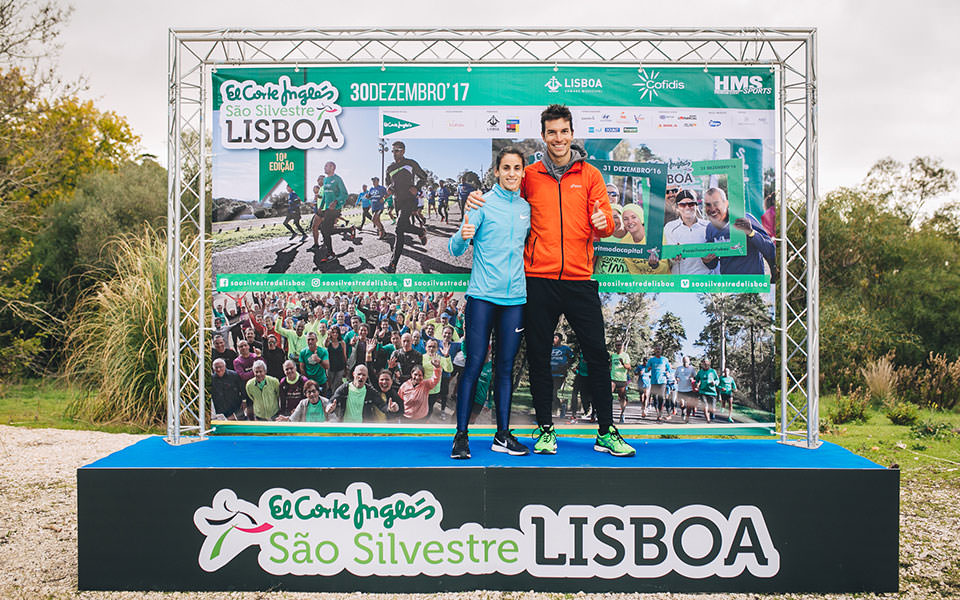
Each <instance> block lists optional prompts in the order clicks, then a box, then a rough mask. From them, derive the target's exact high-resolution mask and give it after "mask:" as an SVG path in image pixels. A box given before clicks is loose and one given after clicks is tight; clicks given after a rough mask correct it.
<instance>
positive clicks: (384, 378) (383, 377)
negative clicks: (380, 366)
mask: <svg viewBox="0 0 960 600" xmlns="http://www.w3.org/2000/svg"><path fill="white" fill-rule="evenodd" d="M377 383H378V384H379V385H380V390H381V391H384V392H386V391H388V390H389V389H390V388H391V387H393V378H392V377H390V376H389V375H387V374H386V373H381V374H380V377H379V378H378V379H377Z"/></svg>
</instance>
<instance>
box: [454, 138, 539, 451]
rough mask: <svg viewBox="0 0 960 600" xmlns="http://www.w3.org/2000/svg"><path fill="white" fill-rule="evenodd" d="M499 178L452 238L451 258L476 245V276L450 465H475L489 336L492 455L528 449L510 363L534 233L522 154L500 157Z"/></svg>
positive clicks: (505, 151) (472, 277) (471, 285)
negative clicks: (476, 409)
mask: <svg viewBox="0 0 960 600" xmlns="http://www.w3.org/2000/svg"><path fill="white" fill-rule="evenodd" d="M494 174H495V175H496V177H497V181H498V183H497V184H496V185H494V186H493V189H492V190H490V191H489V192H487V193H486V194H484V200H485V203H484V205H483V206H481V207H480V208H479V209H475V210H471V211H470V212H468V213H466V214H465V215H464V219H463V222H462V223H461V225H460V230H459V231H457V233H455V234H454V235H453V237H451V238H450V242H449V245H448V246H449V250H450V254H452V255H454V256H460V255H461V254H463V253H464V252H466V250H467V246H468V245H469V243H470V240H473V246H474V249H473V269H472V270H471V272H470V283H469V285H468V286H467V294H466V296H467V308H466V331H465V337H466V346H465V351H464V353H465V354H466V357H467V359H466V364H465V365H464V370H463V375H462V376H461V377H460V381H459V383H458V385H457V434H456V435H455V436H454V438H453V449H452V451H451V452H450V456H451V458H458V459H463V458H470V445H469V440H468V437H467V427H468V425H469V420H470V411H471V408H472V403H473V397H474V393H475V391H476V388H477V380H478V379H479V377H480V371H481V370H482V368H483V363H484V359H485V357H486V354H487V353H486V350H487V345H488V343H489V341H490V334H491V332H492V331H494V328H496V332H497V335H496V341H497V344H496V348H495V350H494V355H495V356H496V366H495V368H494V372H495V373H496V379H495V381H494V382H493V387H494V403H495V406H496V409H497V433H496V435H495V436H494V438H493V445H492V446H491V449H492V450H494V451H496V452H506V453H507V454H511V455H513V456H523V455H525V454H527V453H529V451H530V450H529V449H528V448H527V447H526V446H524V445H523V444H521V443H520V442H518V441H517V439H516V438H515V437H514V436H513V434H512V433H511V432H510V400H511V393H512V384H513V382H512V381H511V377H512V374H513V360H514V358H515V357H516V355H517V350H518V349H519V347H520V338H521V332H522V331H523V305H524V304H525V303H526V301H527V288H526V281H525V279H524V271H523V245H524V242H525V240H526V237H527V233H528V232H529V231H530V205H529V204H527V201H526V200H524V199H523V198H521V197H520V182H521V180H522V178H523V154H522V153H521V151H520V150H518V149H516V148H505V149H503V150H501V151H500V153H499V154H498V155H497V160H496V167H495V169H494Z"/></svg>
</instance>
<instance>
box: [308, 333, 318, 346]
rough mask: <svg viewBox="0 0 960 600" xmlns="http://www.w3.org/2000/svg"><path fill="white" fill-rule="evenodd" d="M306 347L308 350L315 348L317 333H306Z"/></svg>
mask: <svg viewBox="0 0 960 600" xmlns="http://www.w3.org/2000/svg"><path fill="white" fill-rule="evenodd" d="M307 347H309V348H310V350H316V349H317V334H315V333H313V332H310V333H308V334H307Z"/></svg>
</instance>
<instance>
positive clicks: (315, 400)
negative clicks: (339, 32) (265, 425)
mask: <svg viewBox="0 0 960 600" xmlns="http://www.w3.org/2000/svg"><path fill="white" fill-rule="evenodd" d="M303 393H304V394H305V395H306V398H304V399H303V400H301V401H300V404H298V405H297V407H296V408H295V409H293V413H291V414H290V416H289V417H285V416H283V415H280V416H279V417H277V420H278V421H295V422H300V423H324V422H326V420H327V415H329V414H330V413H331V412H333V409H334V408H336V405H335V404H334V403H332V402H329V401H328V400H327V399H326V398H323V397H321V396H320V386H318V385H317V382H316V381H312V380H310V379H308V380H307V382H306V383H304V384H303Z"/></svg>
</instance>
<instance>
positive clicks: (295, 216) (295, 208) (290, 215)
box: [283, 185, 307, 242]
mask: <svg viewBox="0 0 960 600" xmlns="http://www.w3.org/2000/svg"><path fill="white" fill-rule="evenodd" d="M290 221H293V223H294V225H296V226H297V230H298V231H300V235H301V237H300V241H301V242H304V241H306V240H307V232H306V231H304V230H303V226H302V225H300V196H298V195H297V193H296V192H295V191H293V188H292V187H290V186H289V185H288V186H287V218H285V219H284V220H283V226H284V227H286V228H287V230H289V231H290V239H291V240H292V239H294V238H296V237H297V232H296V231H294V230H293V227H290Z"/></svg>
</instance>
